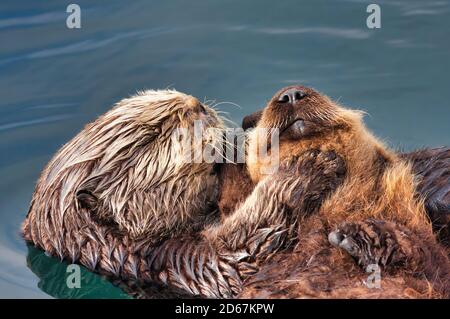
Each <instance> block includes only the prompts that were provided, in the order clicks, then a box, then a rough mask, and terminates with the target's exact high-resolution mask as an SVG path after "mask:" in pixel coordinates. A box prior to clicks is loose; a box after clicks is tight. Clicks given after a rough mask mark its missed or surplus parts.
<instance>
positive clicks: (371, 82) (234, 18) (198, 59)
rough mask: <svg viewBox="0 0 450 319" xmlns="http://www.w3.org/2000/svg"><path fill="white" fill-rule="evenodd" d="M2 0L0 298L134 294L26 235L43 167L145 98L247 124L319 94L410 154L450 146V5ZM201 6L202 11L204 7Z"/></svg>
mask: <svg viewBox="0 0 450 319" xmlns="http://www.w3.org/2000/svg"><path fill="white" fill-rule="evenodd" d="M72 2H76V3H78V4H79V5H80V6H81V9H82V28H81V29H80V30H70V29H67V28H66V24H65V19H66V16H67V14H66V13H65V9H66V6H67V4H68V3H70V2H68V1H45V3H44V1H31V0H28V1H5V0H2V1H1V2H0V176H1V178H0V297H26V298H30V297H31V298H34V297H37V298H48V297H50V296H52V297H77V298H78V297H100V296H107V297H119V298H120V297H124V296H125V295H124V294H123V293H122V292H121V291H120V290H118V289H116V288H114V287H112V286H110V285H108V283H107V282H105V281H102V280H101V279H100V278H99V277H96V276H94V275H92V274H90V273H88V272H83V277H82V278H83V283H84V284H83V287H85V289H84V290H82V291H67V289H64V285H62V284H63V283H64V282H65V276H66V274H65V267H64V266H61V264H59V263H58V262H57V261H56V260H54V259H51V258H48V257H46V256H45V255H44V254H42V253H41V252H40V251H37V250H36V249H33V248H27V246H26V245H25V244H24V243H23V241H22V240H21V238H20V236H19V232H18V229H19V225H20V223H21V221H22V219H23V218H24V216H25V214H26V212H27V209H28V204H29V201H30V198H31V194H32V191H33V187H34V183H35V181H36V179H37V177H38V175H39V172H40V170H41V169H42V168H43V166H44V165H45V163H46V162H47V161H48V160H49V159H50V157H51V155H52V154H53V153H54V152H55V151H56V150H57V149H58V148H59V147H60V146H61V145H62V144H63V143H64V142H66V141H67V140H69V139H70V138H71V137H72V136H73V135H74V134H75V133H76V132H77V131H79V130H80V129H81V128H82V127H83V125H84V124H85V123H87V122H88V121H91V120H93V119H94V118H95V117H96V116H98V115H99V114H101V113H103V112H104V111H105V110H107V109H108V108H109V107H110V106H111V105H112V103H114V102H115V101H117V100H119V99H121V98H123V97H125V96H128V95H130V94H133V93H134V92H135V91H136V90H139V89H144V88H166V87H173V88H176V89H178V90H180V91H185V92H189V93H191V94H193V95H195V96H197V97H199V98H201V99H204V98H206V99H215V100H216V101H218V102H220V101H222V102H233V103H236V104H238V105H240V106H241V108H239V107H236V106H233V105H232V104H229V103H228V104H227V103H225V104H222V105H221V109H222V110H224V111H227V112H229V113H230V117H231V118H232V119H233V120H235V121H237V122H240V121H241V119H242V117H243V115H245V114H248V113H251V112H252V111H254V110H256V109H257V108H260V107H262V106H263V105H264V103H265V102H266V101H267V100H268V99H269V98H270V96H271V95H272V94H273V93H274V92H275V91H276V90H278V89H279V88H281V87H283V86H286V85H290V84H292V83H302V84H306V85H310V86H314V87H315V88H317V89H319V90H320V91H322V92H325V93H327V94H328V95H330V96H331V97H333V98H335V99H339V100H340V102H341V103H343V104H346V105H349V106H352V107H355V108H360V109H363V110H366V111H367V112H368V113H369V116H368V117H367V118H366V120H367V123H368V125H369V126H370V128H371V129H372V130H374V131H375V132H376V134H378V135H379V136H381V137H383V138H384V139H385V140H386V141H387V142H388V143H389V144H390V145H392V146H393V147H396V148H401V149H413V148H417V147H421V146H441V145H450V125H449V122H450V101H449V100H450V86H449V83H450V81H449V77H450V1H449V0H436V1H423V0H385V1H381V0H378V1H376V3H378V4H380V5H381V8H382V28H381V29H379V30H369V29H367V27H366V25H365V21H366V17H367V15H368V14H367V13H366V6H367V4H368V3H370V2H373V1H357V0H353V1H350V0H348V1H336V0H330V1H318V0H314V1H312V0H311V1H299V0H292V1H279V2H281V3H277V1H272V0H267V1H261V0H258V1H240V0H239V1H238V0H228V1H227V0H224V1H211V0H208V1H166V0H164V1H92V0H90V1H80V0H77V1H72ZM202 2H203V3H202Z"/></svg>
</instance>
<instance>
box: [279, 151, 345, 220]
mask: <svg viewBox="0 0 450 319" xmlns="http://www.w3.org/2000/svg"><path fill="white" fill-rule="evenodd" d="M345 173H346V165H345V162H344V160H343V159H342V158H341V157H340V156H338V155H337V154H336V153H335V152H334V151H326V152H321V151H319V150H308V151H306V152H304V153H303V154H302V155H301V156H299V157H295V158H291V159H290V160H289V161H288V162H285V163H283V164H282V166H281V169H280V171H279V173H278V180H279V181H280V185H281V187H280V188H281V189H282V191H281V193H282V194H283V197H286V198H285V200H284V202H285V203H286V204H287V205H288V207H290V208H291V209H292V211H293V212H294V215H297V214H300V213H301V214H303V215H308V214H312V213H314V212H315V211H316V210H317V209H318V208H319V207H320V205H321V203H322V202H323V200H324V199H325V198H326V197H327V196H328V195H329V194H330V193H331V192H333V191H334V190H335V189H336V188H337V187H338V186H339V185H340V184H341V183H342V181H343V179H344V177H345Z"/></svg>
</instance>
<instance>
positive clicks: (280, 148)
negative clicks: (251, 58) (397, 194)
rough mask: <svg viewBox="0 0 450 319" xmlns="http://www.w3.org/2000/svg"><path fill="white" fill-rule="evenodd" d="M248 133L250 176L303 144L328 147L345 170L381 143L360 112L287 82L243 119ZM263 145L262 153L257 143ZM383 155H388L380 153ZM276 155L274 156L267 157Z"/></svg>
mask: <svg viewBox="0 0 450 319" xmlns="http://www.w3.org/2000/svg"><path fill="white" fill-rule="evenodd" d="M244 125H245V126H246V128H249V127H254V128H255V129H253V130H252V131H251V132H250V133H249V135H248V146H249V147H248V154H247V155H248V157H247V168H248V171H249V173H250V175H251V177H252V180H253V181H255V182H256V181H258V180H260V179H261V178H262V177H263V176H264V175H266V174H265V172H272V171H274V170H273V169H271V167H269V166H270V165H272V166H273V165H278V163H279V162H283V161H287V160H289V159H290V158H291V157H295V156H298V155H300V154H301V153H303V152H304V151H306V150H308V149H318V150H321V151H328V150H333V151H335V152H336V153H338V154H339V155H340V156H341V157H342V158H343V159H344V160H346V162H347V165H348V171H349V172H356V171H361V170H364V167H366V168H367V166H370V165H371V164H370V161H371V160H372V159H373V157H376V156H377V155H378V154H380V152H381V153H384V150H383V147H382V145H381V144H380V143H379V142H378V141H376V139H375V138H374V137H373V136H372V135H371V134H370V133H369V131H368V130H367V129H366V128H365V126H364V124H363V122H362V112H360V111H356V110H349V109H346V108H344V107H342V106H340V105H338V104H337V103H336V102H334V101H332V100H331V99H330V98H328V97H327V96H325V95H323V94H320V93H319V92H317V91H315V90H313V89H311V88H307V87H304V86H290V87H287V88H284V89H282V90H280V91H278V92H277V93H276V94H275V95H274V96H273V97H272V99H271V100H270V101H269V103H268V104H267V106H266V107H265V108H264V109H263V110H262V111H258V112H256V113H254V114H252V115H250V116H248V117H247V118H245V119H244ZM274 129H277V131H276V133H277V134H278V136H275V137H279V142H278V143H277V145H276V149H273V141H270V136H269V135H271V134H273V133H274V132H275V131H274ZM262 144H264V145H267V146H268V152H267V155H266V157H268V158H269V160H268V159H267V158H264V156H261V154H260V151H261V145H262ZM383 156H388V154H383ZM274 157H277V160H274V159H273V158H274Z"/></svg>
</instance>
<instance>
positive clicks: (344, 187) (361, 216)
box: [241, 86, 450, 298]
mask: <svg viewBox="0 0 450 319" xmlns="http://www.w3.org/2000/svg"><path fill="white" fill-rule="evenodd" d="M256 128H273V129H275V128H277V129H279V130H280V144H279V145H280V146H279V147H280V151H279V156H280V161H281V162H283V161H289V160H290V159H291V158H295V157H296V156H298V155H300V154H302V153H303V152H305V151H308V152H311V150H317V151H318V152H326V151H331V150H333V151H335V152H336V154H338V155H339V156H341V157H342V158H343V160H344V161H345V164H346V168H347V172H346V178H345V180H344V181H343V183H342V184H341V185H340V186H339V187H338V189H337V190H336V191H335V192H334V193H333V194H332V195H331V196H330V197H329V198H327V199H326V200H325V201H324V202H323V204H322V205H321V207H320V209H319V210H318V212H317V213H316V214H312V215H311V214H308V213H304V214H303V215H302V216H301V217H299V219H300V221H299V226H300V227H299V238H298V239H299V243H298V244H297V246H296V248H295V250H294V252H293V253H289V254H287V255H280V254H279V255H277V256H275V257H274V258H273V260H272V264H268V265H267V264H266V265H265V266H264V267H263V268H264V269H263V270H262V271H260V272H259V273H258V274H257V275H256V276H255V277H254V278H252V279H250V281H249V282H247V284H246V287H245V289H244V292H243V294H241V296H244V297H281V296H283V297H342V298H346V297H408V296H414V297H447V296H448V294H449V290H450V263H449V260H448V256H447V254H446V252H445V249H444V248H443V247H442V246H440V245H439V244H438V243H437V242H436V239H435V238H434V234H433V233H432V228H431V225H430V223H429V220H428V218H427V215H426V213H425V209H424V206H423V202H422V200H421V199H420V198H419V199H418V198H416V196H415V186H416V184H415V181H414V175H413V173H412V171H411V165H410V164H409V163H408V162H407V161H404V160H402V159H401V158H400V157H398V156H397V155H396V154H394V153H392V152H391V151H389V150H387V149H386V148H385V147H384V146H383V145H382V144H381V143H379V142H378V141H377V140H376V138H375V137H373V135H371V134H370V133H369V132H368V131H367V129H366V128H365V127H364V125H363V124H362V121H361V116H360V114H359V113H358V112H356V111H352V110H348V109H345V108H342V107H340V106H339V105H337V104H336V103H334V102H332V101H331V100H330V99H328V98H327V97H326V96H323V95H321V94H319V93H318V92H316V91H314V90H312V89H309V88H305V87H300V86H299V87H297V86H294V87H289V88H286V89H283V90H281V91H280V92H278V93H277V94H276V95H275V96H274V97H273V98H272V100H271V101H270V102H269V104H268V106H267V107H266V108H265V109H264V110H263V112H262V113H261V116H260V119H259V120H258V121H257V126H256ZM266 139H267V136H266V135H265V134H263V135H262V134H260V133H259V130H255V131H254V132H252V133H251V134H250V137H249V144H250V146H252V145H257V144H259V143H261V140H262V141H264V140H266ZM252 149H253V150H257V147H253V148H252V147H250V150H252ZM265 166H267V164H266V162H263V161H261V160H260V159H259V158H258V156H257V153H256V152H255V151H253V152H252V151H250V154H249V162H248V163H247V170H248V172H249V176H250V177H251V179H252V181H253V182H258V181H259V180H260V179H261V178H265V177H264V176H263V175H261V171H262V170H261V168H265ZM417 167H418V166H416V168H417ZM437 172H438V170H437ZM446 187H447V186H446V185H444V186H443V188H442V189H444V190H445V189H446ZM329 242H330V243H331V244H333V245H335V246H337V247H338V248H341V249H342V250H339V249H337V248H333V247H332V246H331V245H330V243H329ZM342 251H346V252H347V253H348V254H349V255H351V256H353V257H354V258H355V259H356V261H357V263H358V264H359V265H361V266H363V269H366V267H367V266H373V265H378V266H381V267H382V268H383V276H384V277H383V289H378V290H377V289H369V288H367V287H366V286H365V285H364V284H363V281H364V279H365V278H366V277H367V275H366V274H365V273H364V272H362V271H361V270H359V269H357V267H355V264H354V263H353V261H351V260H349V259H348V257H347V256H346V255H345V254H342ZM278 269H282V271H278ZM286 270H287V271H286Z"/></svg>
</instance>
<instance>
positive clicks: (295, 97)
mask: <svg viewBox="0 0 450 319" xmlns="http://www.w3.org/2000/svg"><path fill="white" fill-rule="evenodd" d="M305 96H306V93H305V92H304V91H302V90H299V89H296V88H290V89H287V90H286V91H284V92H283V93H281V94H280V97H279V98H278V102H279V103H295V102H297V101H300V100H301V99H303V98H304V97H305Z"/></svg>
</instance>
